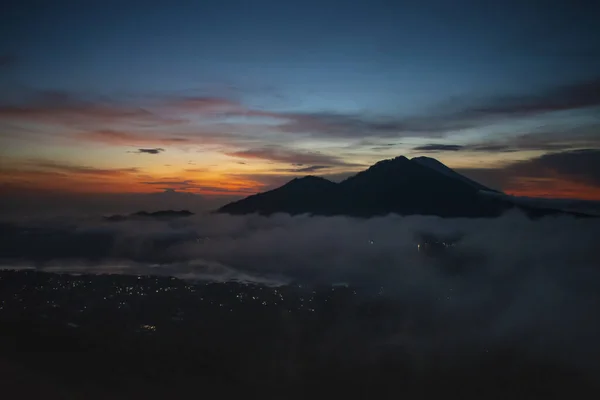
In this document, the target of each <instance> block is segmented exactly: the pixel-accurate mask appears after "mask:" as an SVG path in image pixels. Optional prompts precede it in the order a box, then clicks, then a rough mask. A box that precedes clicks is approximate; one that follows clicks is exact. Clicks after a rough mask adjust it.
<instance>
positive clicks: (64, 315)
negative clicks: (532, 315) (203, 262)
mask: <svg viewBox="0 0 600 400" xmlns="http://www.w3.org/2000/svg"><path fill="white" fill-rule="evenodd" d="M0 307H1V309H0V380H1V381H2V382H1V386H2V391H3V393H4V394H6V395H7V396H4V395H3V396H2V397H3V398H6V399H12V398H15V399H16V398H45V399H68V398H75V399H79V398H81V399H108V398H113V399H120V398H146V399H148V398H151V399H154V398H179V397H184V396H186V397H188V396H194V397H199V398H200V397H204V396H211V397H214V396H228V395H244V396H250V397H251V398H252V397H256V398H263V399H267V398H285V399H288V398H290V399H296V398H310V397H315V396H316V397H317V398H325V397H329V398H331V397H334V398H399V397H401V396H402V395H409V398H425V397H428V396H433V395H435V396H438V395H440V396H452V397H454V396H458V395H461V396H467V397H477V398H484V399H487V398H506V396H512V397H517V398H555V397H565V396H575V397H577V398H587V397H590V398H598V397H596V395H597V394H598V385H597V381H594V379H592V376H593V375H590V374H589V371H587V374H584V373H583V371H578V370H574V369H571V368H567V367H566V366H561V365H555V364H552V363H549V362H548V361H544V360H539V359H532V358H531V357H530V356H526V355H525V354H524V353H523V352H521V351H519V350H518V346H511V344H510V343H509V344H506V345H503V346H502V348H499V347H498V346H497V345H495V346H491V345H490V346H481V344H478V345H475V344H473V346H472V347H471V348H462V349H461V350H460V351H459V350H456V349H454V350H452V349H445V350H444V351H445V352H446V353H445V354H438V353H435V352H432V353H430V354H427V356H426V359H423V358H422V357H421V358H419V357H418V356H415V355H414V354H411V353H410V351H407V350H406V349H404V348H402V347H401V346H398V345H394V344H393V343H391V342H392V341H390V340H389V339H390V338H393V337H394V335H397V334H398V332H402V330H403V329H408V328H407V326H410V327H411V328H410V329H413V330H414V329H417V330H418V329H424V330H426V329H427V326H428V324H430V321H428V316H427V315H417V316H414V315H412V316H410V317H409V313H408V310H407V307H406V305H401V304H397V302H395V301H393V300H392V299H391V298H389V297H387V296H386V295H385V292H382V291H379V290H377V291H373V290H367V289H365V288H362V289H361V288H352V287H345V286H321V287H302V286H299V285H290V286H286V287H268V286H260V285H246V284H239V283H211V284H207V283H190V282H186V281H181V280H177V279H173V278H165V277H162V278H159V277H149V276H144V277H136V276H120V275H110V276H108V275H104V276H84V275H80V276H72V275H58V274H49V273H42V272H35V271H18V272H17V271H0ZM408 319H410V324H409V323H408V322H407V321H408ZM452 351H453V352H455V353H456V354H452V356H451V357H448V354H447V352H452ZM438 358H439V361H438ZM448 359H454V360H456V362H452V363H448Z"/></svg>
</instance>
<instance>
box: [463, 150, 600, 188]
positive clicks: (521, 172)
mask: <svg viewBox="0 0 600 400" xmlns="http://www.w3.org/2000/svg"><path fill="white" fill-rule="evenodd" d="M457 171H458V172H460V173H462V174H465V175H466V176H468V177H470V178H472V179H474V180H476V181H479V182H481V183H483V184H486V185H489V186H491V187H493V188H500V189H502V190H503V191H505V192H507V193H512V194H516V195H522V196H540V197H565V198H582V199H595V200H597V199H600V149H579V150H568V151H561V152H553V153H547V154H543V155H541V156H538V157H533V158H531V159H528V160H522V161H517V162H513V163H509V164H507V165H505V166H502V167H499V168H463V169H459V170H457Z"/></svg>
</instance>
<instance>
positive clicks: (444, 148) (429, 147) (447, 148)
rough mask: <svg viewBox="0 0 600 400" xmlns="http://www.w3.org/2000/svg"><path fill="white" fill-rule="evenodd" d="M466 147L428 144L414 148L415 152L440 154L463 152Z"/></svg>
mask: <svg viewBox="0 0 600 400" xmlns="http://www.w3.org/2000/svg"><path fill="white" fill-rule="evenodd" d="M463 148H464V146H460V145H457V144H435V143H434V144H426V145H423V146H417V147H414V148H413V150H415V151H423V152H440V151H459V150H462V149H463Z"/></svg>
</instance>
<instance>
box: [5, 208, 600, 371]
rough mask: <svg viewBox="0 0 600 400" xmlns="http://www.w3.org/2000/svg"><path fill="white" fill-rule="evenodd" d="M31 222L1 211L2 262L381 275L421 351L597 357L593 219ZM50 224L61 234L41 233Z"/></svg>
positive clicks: (599, 280) (235, 273) (596, 231)
mask: <svg viewBox="0 0 600 400" xmlns="http://www.w3.org/2000/svg"><path fill="white" fill-rule="evenodd" d="M24 224H25V225H27V226H26V228H23V229H26V230H27V233H23V232H22V231H20V232H19V233H17V232H16V231H15V230H14V229H15V228H14V227H12V226H10V225H0V227H1V228H2V230H3V233H4V237H5V238H7V240H5V241H3V243H2V244H0V248H1V253H0V254H1V255H2V258H3V259H4V262H3V264H4V266H11V265H12V266H18V267H23V266H27V265H36V266H37V267H38V268H50V269H51V270H53V271H68V270H75V271H77V272H84V271H91V272H114V273H134V274H140V273H144V274H145V273H156V274H167V275H175V276H181V277H186V278H194V277H196V278H203V279H206V278H210V279H215V280H221V281H222V280H229V279H235V280H242V281H258V282H269V283H276V282H280V283H286V282H289V281H291V280H299V281H301V282H304V283H332V282H347V283H351V284H355V285H361V286H368V287H369V286H370V287H373V288H380V287H383V290H384V291H385V294H386V296H388V297H392V298H394V299H396V300H397V301H399V302H403V304H406V306H407V307H409V308H408V309H409V310H412V313H409V314H410V315H413V317H414V318H416V319H417V320H427V321H429V322H428V325H427V328H423V326H422V325H420V326H421V328H419V329H417V330H411V328H410V326H407V328H406V330H405V331H402V332H398V334H397V335H392V336H391V337H387V338H382V340H385V341H387V342H388V343H395V344H398V345H400V346H404V347H406V348H408V349H410V351H413V352H415V353H423V352H428V351H436V350H439V349H442V348H443V349H446V350H447V349H449V348H454V349H456V351H460V350H459V349H460V348H461V346H466V345H468V346H473V345H476V344H477V343H480V344H481V345H482V346H484V345H490V344H493V345H495V346H509V347H512V346H519V347H522V348H523V350H524V351H527V352H531V353H535V354H542V355H543V356H544V357H546V358H548V359H550V360H551V361H552V360H555V361H557V360H558V361H560V362H567V363H572V364H573V365H577V366H580V367H600V365H598V359H597V357H595V354H597V353H595V352H596V351H597V350H600V347H599V346H600V345H599V344H598V342H597V337H598V335H599V334H600V323H599V320H598V317H597V310H598V307H599V306H600V295H599V294H598V287H599V286H600V270H598V265H600V250H598V247H597V238H598V237H599V236H600V225H599V224H598V222H597V221H596V220H578V219H572V218H570V217H559V218H545V219H542V220H539V221H535V222H534V221H531V220H528V219H526V218H525V217H524V216H522V215H520V214H518V213H512V214H507V215H505V216H504V217H502V218H498V219H494V220H485V219H480V220H467V219H439V218H434V217H397V216H388V217H382V218H373V219H366V220H365V219H352V218H345V217H334V218H326V217H307V216H298V217H290V216H285V215H275V216H272V217H259V216H246V217H232V216H226V215H206V216H199V217H192V218H184V219H176V220H171V221H162V222H161V221H128V222H122V223H103V222H100V221H98V220H97V219H87V220H65V219H61V218H58V219H53V220H46V221H42V222H39V221H38V222H36V221H29V222H27V223H24ZM48 228H51V229H52V231H46V229H48ZM52 232H54V233H52ZM420 232H430V233H434V234H439V235H443V234H451V233H461V234H463V235H464V237H463V239H462V241H461V242H459V243H458V244H457V245H456V246H455V247H454V248H453V249H452V250H451V251H450V252H449V253H447V257H445V258H435V257H430V256H426V255H424V254H423V253H420V252H419V251H418V250H417V243H418V241H417V239H416V236H415V235H416V234H418V233H420ZM19 238H20V239H19ZM49 238H53V239H52V240H53V246H52V247H48V246H45V245H44V243H47V241H48V240H49ZM20 246H24V247H22V248H21V247H20ZM19 252H21V253H19ZM442 354H443V353H442Z"/></svg>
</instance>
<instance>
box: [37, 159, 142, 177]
mask: <svg viewBox="0 0 600 400" xmlns="http://www.w3.org/2000/svg"><path fill="white" fill-rule="evenodd" d="M27 165H28V166H29V167H32V168H39V169H42V170H50V171H55V172H59V173H65V174H75V175H99V176H118V175H128V174H136V173H139V169H138V168H95V167H87V166H81V165H71V164H61V163H59V162H55V161H45V160H40V161H31V162H30V163H28V164H27Z"/></svg>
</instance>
